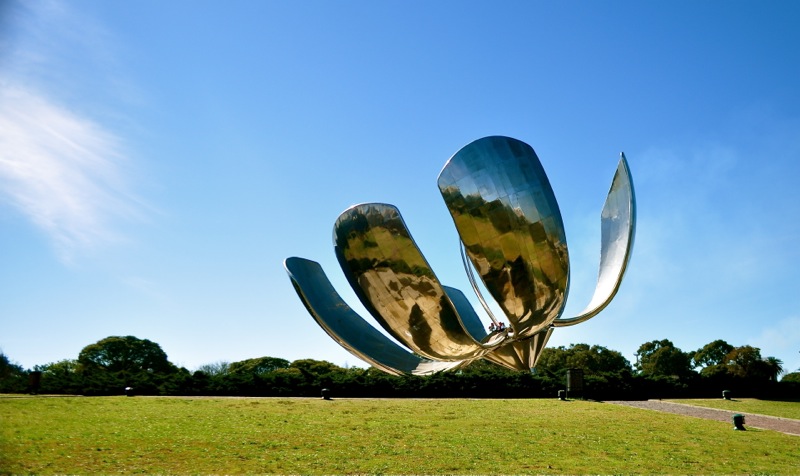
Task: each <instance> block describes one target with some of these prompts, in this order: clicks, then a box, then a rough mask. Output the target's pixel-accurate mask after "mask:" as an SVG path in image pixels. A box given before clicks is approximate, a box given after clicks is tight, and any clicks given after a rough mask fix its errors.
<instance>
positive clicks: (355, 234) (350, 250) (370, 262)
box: [334, 203, 500, 361]
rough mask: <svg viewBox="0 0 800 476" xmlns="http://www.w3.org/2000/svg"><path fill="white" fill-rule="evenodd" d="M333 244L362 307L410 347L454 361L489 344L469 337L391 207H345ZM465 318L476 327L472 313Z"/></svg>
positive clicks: (484, 349) (473, 354)
mask: <svg viewBox="0 0 800 476" xmlns="http://www.w3.org/2000/svg"><path fill="white" fill-rule="evenodd" d="M334 244H335V248H336V254H337V257H338V258H339V263H340V264H341V265H342V270H343V271H344V273H345V274H346V275H347V276H348V279H349V280H350V283H351V284H352V285H353V288H354V290H355V291H356V294H357V295H358V296H359V298H360V299H361V300H362V301H363V304H364V306H365V307H366V308H367V309H368V310H369V311H370V313H372V314H373V317H375V319H376V320H377V321H378V322H379V323H380V324H381V325H382V326H383V327H384V329H386V331H387V332H389V334H390V335H391V336H392V337H394V338H395V339H397V340H398V341H399V342H401V343H403V344H404V345H406V346H408V348H410V349H411V350H413V351H414V352H416V353H418V354H419V355H422V356H424V357H427V358H430V359H435V360H444V361H454V360H465V359H475V358H478V357H480V356H482V355H483V354H485V353H486V352H487V351H488V350H489V349H490V348H491V345H489V346H488V347H487V346H486V345H482V344H481V343H480V342H478V341H477V340H476V339H475V338H473V336H472V335H471V334H470V332H469V331H468V329H467V327H468V326H465V325H464V323H462V320H461V318H460V316H459V314H458V312H457V311H456V307H455V306H454V305H453V302H452V301H451V297H450V296H449V295H448V293H447V292H446V291H445V288H444V287H443V286H442V285H441V284H440V283H439V280H438V279H437V278H436V276H435V275H434V273H433V270H431V268H430V266H429V265H428V263H427V261H426V260H425V257H424V256H422V253H421V252H420V251H419V249H418V248H417V245H416V243H415V242H414V240H413V239H412V238H411V235H410V234H409V232H408V229H407V228H406V226H405V223H404V222H403V219H402V217H401V216H400V212H399V211H398V210H397V208H395V207H394V206H392V205H387V204H383V203H367V204H362V205H356V206H353V207H351V208H349V209H347V210H345V211H344V212H343V213H342V214H341V215H340V216H339V219H338V220H336V224H335V226H334ZM458 294H460V292H459V293H458ZM454 296H455V297H457V298H459V299H460V298H461V297H463V295H462V296H456V295H455V294H454ZM463 302H466V299H463ZM467 304H468V303H467ZM472 313H473V314H474V310H473V311H472ZM469 322H470V326H469V327H470V328H472V329H471V330H472V332H477V331H476V329H475V328H474V327H475V326H474V324H475V323H474V318H473V317H472V316H470V320H469ZM499 341H500V339H496V343H499Z"/></svg>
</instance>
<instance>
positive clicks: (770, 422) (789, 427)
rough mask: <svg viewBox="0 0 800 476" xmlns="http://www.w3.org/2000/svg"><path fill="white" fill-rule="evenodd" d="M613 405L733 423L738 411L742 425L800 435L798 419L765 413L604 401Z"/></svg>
mask: <svg viewBox="0 0 800 476" xmlns="http://www.w3.org/2000/svg"><path fill="white" fill-rule="evenodd" d="M605 403H612V404H614V405H626V406H629V407H636V408H644V409H645V410H656V411H660V412H667V413H675V414H678V415H687V416H693V417H696V418H705V419H708V420H717V421H724V422H728V423H730V424H731V425H733V415H735V414H736V413H740V414H742V415H744V427H745V428H747V427H748V426H752V427H753V428H761V429H763V430H775V431H780V432H781V433H786V434H789V435H794V436H800V420H793V419H791V418H779V417H773V416H767V415H755V414H752V413H745V412H732V411H730V410H717V409H715V408H705V407H698V406H695V405H687V404H685V403H672V402H662V401H660V400H644V401H622V400H617V401H606V402H605Z"/></svg>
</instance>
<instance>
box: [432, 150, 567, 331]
mask: <svg viewBox="0 0 800 476" xmlns="http://www.w3.org/2000/svg"><path fill="white" fill-rule="evenodd" d="M438 183H439V190H440V191H441V193H442V197H443V198H444V201H445V204H446V205H447V209H448V210H449V211H450V215H451V216H452V217H453V221H454V222H455V225H456V228H457V229H458V234H459V236H460V237H461V240H462V242H463V243H464V247H465V248H466V250H467V255H468V256H469V259H470V261H471V262H472V264H473V266H474V267H475V269H476V270H477V272H478V275H479V276H480V278H481V280H482V281H483V283H484V285H485V286H486V289H487V290H488V291H489V294H491V295H492V297H493V298H494V299H495V301H497V303H498V304H499V305H500V308H501V309H502V310H503V312H504V313H505V314H506V316H507V317H508V319H509V321H510V325H511V328H512V329H513V331H514V334H515V336H516V337H518V338H523V337H528V336H531V335H533V334H536V333H538V332H539V331H541V330H543V329H546V328H547V327H548V326H550V324H551V323H552V322H553V321H554V320H555V319H556V318H557V317H558V316H560V315H561V312H562V311H563V309H564V304H565V302H566V294H567V286H568V282H569V255H568V253H567V239H566V237H565V235H564V224H563V222H562V220H561V212H560V211H559V209H558V203H557V202H556V198H555V195H554V194H553V190H552V188H551V187H550V182H549V181H548V179H547V175H546V174H545V173H544V169H543V168H542V165H541V163H540V162H539V158H538V157H537V156H536V153H535V152H534V151H533V148H531V146H529V145H528V144H525V143H524V142H521V141H518V140H516V139H512V138H510V137H501V136H492V137H484V138H483V139H478V140H476V141H475V142H472V143H470V144H468V145H467V146H465V147H464V148H462V149H461V150H459V151H458V152H457V153H456V154H455V155H453V157H451V158H450V160H449V161H448V162H447V164H445V166H444V168H443V169H442V171H441V173H440V174H439V179H438Z"/></svg>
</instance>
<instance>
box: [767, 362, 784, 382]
mask: <svg viewBox="0 0 800 476" xmlns="http://www.w3.org/2000/svg"><path fill="white" fill-rule="evenodd" d="M764 362H765V363H766V364H767V365H766V367H767V369H769V373H770V380H772V381H773V382H777V381H778V376H779V375H780V374H782V373H783V361H782V360H781V359H778V358H777V357H767V358H766V359H764Z"/></svg>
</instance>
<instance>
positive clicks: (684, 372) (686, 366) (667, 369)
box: [635, 339, 692, 377]
mask: <svg viewBox="0 0 800 476" xmlns="http://www.w3.org/2000/svg"><path fill="white" fill-rule="evenodd" d="M635 355H636V369H637V370H639V371H640V372H641V373H642V375H647V376H653V377H658V376H661V377H685V376H688V375H690V374H692V364H691V357H690V356H689V354H687V353H685V352H683V351H682V350H680V349H679V348H677V347H675V345H674V344H673V343H672V342H671V341H670V340H668V339H664V340H660V341H659V340H654V341H650V342H646V343H644V344H642V345H641V346H639V350H637V351H636V354H635Z"/></svg>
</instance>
